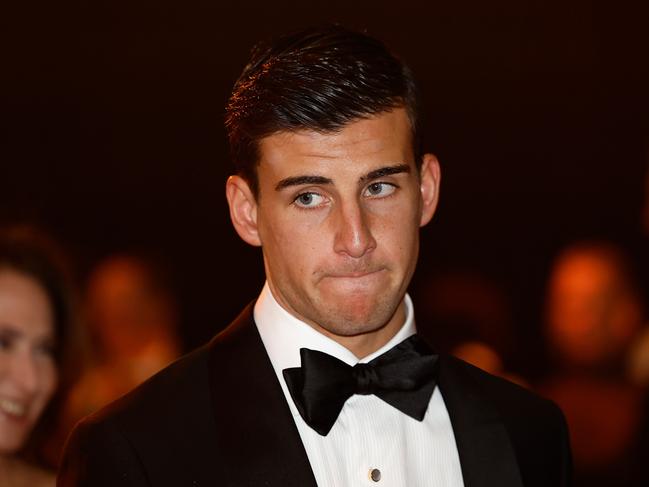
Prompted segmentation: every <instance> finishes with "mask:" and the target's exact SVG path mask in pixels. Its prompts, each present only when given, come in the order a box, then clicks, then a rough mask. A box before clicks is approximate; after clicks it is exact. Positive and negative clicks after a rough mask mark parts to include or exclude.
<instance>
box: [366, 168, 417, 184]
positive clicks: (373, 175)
mask: <svg viewBox="0 0 649 487" xmlns="http://www.w3.org/2000/svg"><path fill="white" fill-rule="evenodd" d="M402 172H406V173H409V172H410V166H409V165H408V164H398V165H396V166H386V167H382V168H379V169H375V170H374V171H371V172H368V173H367V174H366V175H365V176H363V177H361V179H360V182H361V183H366V182H368V181H372V180H373V179H378V178H382V177H384V176H390V175H391V174H399V173H402Z"/></svg>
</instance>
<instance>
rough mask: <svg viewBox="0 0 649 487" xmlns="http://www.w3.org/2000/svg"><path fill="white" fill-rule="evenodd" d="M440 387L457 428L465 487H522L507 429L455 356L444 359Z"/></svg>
mask: <svg viewBox="0 0 649 487" xmlns="http://www.w3.org/2000/svg"><path fill="white" fill-rule="evenodd" d="M439 387H440V390H441V392H442V396H443V398H444V403H445V404H446V408H447V410H448V413H449V416H450V418H451V423H452V425H453V432H454V435H455V442H456V444H457V448H458V453H459V456H460V464H461V466H462V476H463V478H464V486H465V487H522V486H523V482H522V480H521V475H520V472H519V469H518V463H517V461H516V455H515V453H514V449H513V446H512V444H511V441H510V438H509V435H508V434H507V431H506V429H505V426H504V424H503V422H502V420H501V418H500V417H499V415H498V413H497V411H496V410H495V408H494V406H493V405H492V404H491V402H490V401H489V400H488V399H486V398H484V397H482V396H481V394H480V390H481V389H480V385H479V384H478V383H476V381H475V379H474V378H473V377H471V376H470V375H469V374H467V373H466V371H465V370H464V369H462V368H461V367H460V366H459V365H458V363H457V362H456V361H455V359H453V358H452V357H441V358H440V371H439Z"/></svg>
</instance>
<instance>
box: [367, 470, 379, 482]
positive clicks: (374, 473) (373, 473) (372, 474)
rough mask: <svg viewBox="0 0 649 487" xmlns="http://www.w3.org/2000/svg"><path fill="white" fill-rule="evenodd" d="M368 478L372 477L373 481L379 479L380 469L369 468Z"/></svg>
mask: <svg viewBox="0 0 649 487" xmlns="http://www.w3.org/2000/svg"><path fill="white" fill-rule="evenodd" d="M370 479H372V480H373V481H374V482H378V481H379V480H381V471H380V470H379V469H378V468H372V469H370Z"/></svg>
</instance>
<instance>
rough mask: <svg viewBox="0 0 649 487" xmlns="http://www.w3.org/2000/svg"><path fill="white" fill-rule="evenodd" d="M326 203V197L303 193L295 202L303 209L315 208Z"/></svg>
mask: <svg viewBox="0 0 649 487" xmlns="http://www.w3.org/2000/svg"><path fill="white" fill-rule="evenodd" d="M323 201H324V196H322V195H320V194H318V193H310V192H309V193H301V194H299V195H298V196H297V198H295V200H293V202H294V203H295V204H296V205H297V206H300V207H302V208H315V207H316V206H319V205H321V204H322V202H323Z"/></svg>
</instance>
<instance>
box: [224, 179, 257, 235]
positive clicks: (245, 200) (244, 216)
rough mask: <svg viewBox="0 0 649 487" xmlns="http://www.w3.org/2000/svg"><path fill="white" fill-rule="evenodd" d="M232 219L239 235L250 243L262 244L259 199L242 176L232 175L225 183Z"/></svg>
mask: <svg viewBox="0 0 649 487" xmlns="http://www.w3.org/2000/svg"><path fill="white" fill-rule="evenodd" d="M225 197H226V198H227V199H228V206H229V207H230V219H231V220H232V225H234V229H235V230H236V231H237V233H238V234H239V236H240V237H241V238H242V239H243V240H244V241H245V242H247V243H249V244H250V245H254V246H255V247H259V246H261V240H260V239H259V231H258V227H257V199H256V198H255V195H254V194H253V193H252V190H251V189H250V185H248V182H247V181H246V180H245V179H243V178H242V177H241V176H230V177H229V178H228V181H227V182H226V183H225Z"/></svg>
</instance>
